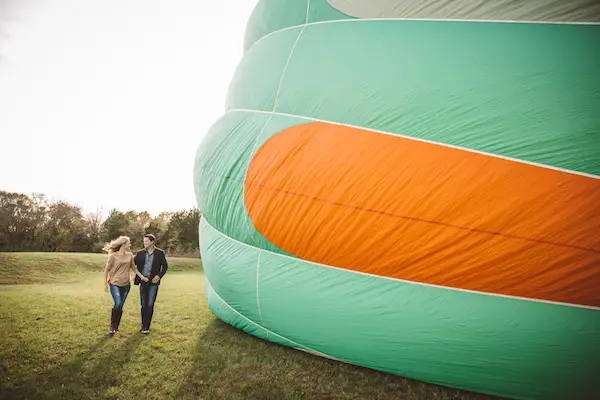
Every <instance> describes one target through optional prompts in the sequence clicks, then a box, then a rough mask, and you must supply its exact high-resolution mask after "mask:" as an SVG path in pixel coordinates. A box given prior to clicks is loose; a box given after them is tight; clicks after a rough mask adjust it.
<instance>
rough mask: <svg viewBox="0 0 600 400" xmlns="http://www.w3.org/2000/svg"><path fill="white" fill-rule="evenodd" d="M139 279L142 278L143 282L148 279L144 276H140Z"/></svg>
mask: <svg viewBox="0 0 600 400" xmlns="http://www.w3.org/2000/svg"><path fill="white" fill-rule="evenodd" d="M140 279H141V280H143V281H144V282H148V280H149V279H148V278H147V277H145V276H142V277H141V278H140Z"/></svg>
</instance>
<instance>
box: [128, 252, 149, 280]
mask: <svg viewBox="0 0 600 400" xmlns="http://www.w3.org/2000/svg"><path fill="white" fill-rule="evenodd" d="M129 267H130V268H131V270H132V271H133V272H135V274H136V275H137V276H139V277H140V279H141V280H143V281H144V282H148V278H146V277H145V276H144V275H142V273H141V272H140V271H139V270H138V269H137V267H136V265H135V262H133V254H131V261H129Z"/></svg>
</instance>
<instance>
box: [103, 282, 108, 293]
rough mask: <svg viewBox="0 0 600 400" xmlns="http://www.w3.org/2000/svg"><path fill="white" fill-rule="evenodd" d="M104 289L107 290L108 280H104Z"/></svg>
mask: <svg viewBox="0 0 600 400" xmlns="http://www.w3.org/2000/svg"><path fill="white" fill-rule="evenodd" d="M104 291H105V292H108V282H104Z"/></svg>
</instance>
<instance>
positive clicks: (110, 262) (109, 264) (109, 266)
mask: <svg viewBox="0 0 600 400" xmlns="http://www.w3.org/2000/svg"><path fill="white" fill-rule="evenodd" d="M114 259H115V258H114V257H111V256H110V255H109V256H108V260H106V267H104V291H105V292H108V283H109V281H108V273H109V272H110V270H111V269H112V267H113V261H114Z"/></svg>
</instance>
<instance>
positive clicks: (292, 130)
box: [194, 0, 600, 398]
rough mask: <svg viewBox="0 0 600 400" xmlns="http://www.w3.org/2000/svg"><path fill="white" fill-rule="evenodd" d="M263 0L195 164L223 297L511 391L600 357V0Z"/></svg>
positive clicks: (371, 363)
mask: <svg viewBox="0 0 600 400" xmlns="http://www.w3.org/2000/svg"><path fill="white" fill-rule="evenodd" d="M540 4H541V3H540V2H525V1H517V2H515V1H508V0H503V1H498V2H494V5H489V4H488V3H485V4H483V3H481V2H476V3H474V2H466V1H457V2H441V1H438V2H436V1H432V2H427V4H426V5H423V4H422V3H421V2H417V1H408V0H407V1H389V0H368V1H367V0H364V1H358V0H356V1H349V0H347V1H342V0H329V1H326V0H311V1H297V0H261V1H259V3H258V5H257V6H256V8H255V10H254V12H253V14H252V16H251V17H250V20H249V22H248V26H247V31H246V37H245V54H244V57H243V59H242V60H241V62H240V64H239V66H238V68H237V71H236V73H235V76H234V78H233V81H232V83H231V86H230V88H229V93H228V98H227V112H226V114H225V115H224V116H223V117H222V118H221V119H219V120H218V121H216V122H215V124H214V125H213V126H212V128H211V130H210V132H209V133H208V135H207V137H206V138H205V139H204V140H203V142H202V143H201V145H200V147H199V149H198V152H197V157H196V164H195V175H194V182H195V188H196V195H197V199H198V205H199V207H200V210H201V212H202V215H203V218H202V221H201V225H200V234H201V253H202V259H203V264H204V269H205V277H206V287H207V295H208V299H209V307H210V309H211V310H212V312H214V313H215V314H216V315H217V316H218V317H219V318H221V319H223V320H224V321H226V322H228V323H230V324H232V325H233V326H236V327H238V328H240V329H243V330H245V331H247V332H249V333H251V334H253V335H256V336H258V337H261V338H264V339H266V340H270V341H273V342H277V343H280V344H282V345H286V346H291V347H294V348H297V349H300V350H304V351H308V352H311V353H314V354H318V355H321V356H324V357H330V358H334V359H337V360H340V361H343V362H348V363H352V364H357V365H361V366H365V367H369V368H373V369H376V370H380V371H385V372H389V373H393V374H397V375H401V376H406V377H409V378H414V379H418V380H422V381H428V382H433V383H437V384H442V385H446V386H451V387H456V388H462V389H467V390H472V391H477V392H483V393H489V394H496V395H501V396H505V397H512V398H581V397H585V395H586V394H588V393H593V391H594V390H597V389H594V388H593V385H594V384H595V381H596V380H597V379H595V374H596V373H594V372H593V371H594V365H597V361H598V360H600V234H599V233H598V232H599V229H600V179H599V176H600V156H599V155H600V111H599V110H600V79H598V71H600V52H599V51H598V43H600V25H599V24H598V21H600V18H599V15H600V9H599V7H598V5H597V4H596V3H594V2H589V1H581V0H577V1H572V2H569V3H568V4H567V3H565V2H562V1H547V2H544V4H543V5H540Z"/></svg>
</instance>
